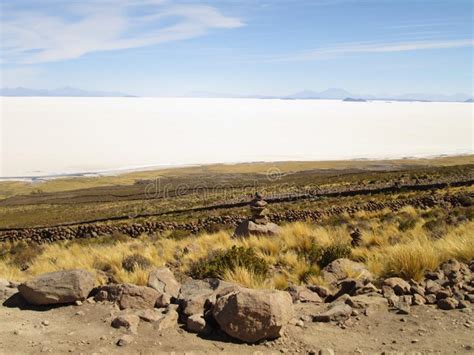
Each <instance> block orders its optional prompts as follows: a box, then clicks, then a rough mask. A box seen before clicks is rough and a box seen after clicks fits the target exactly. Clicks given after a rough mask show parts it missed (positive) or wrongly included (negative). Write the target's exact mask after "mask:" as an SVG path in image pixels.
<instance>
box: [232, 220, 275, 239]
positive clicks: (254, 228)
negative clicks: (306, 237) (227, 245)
mask: <svg viewBox="0 0 474 355" xmlns="http://www.w3.org/2000/svg"><path fill="white" fill-rule="evenodd" d="M280 232H281V228H280V227H279V226H277V225H276V224H275V223H271V222H267V223H264V224H259V223H255V222H253V221H251V220H248V219H247V220H245V221H243V222H242V223H240V224H239V225H238V226H237V228H236V229H235V232H234V235H235V236H236V237H248V236H250V235H267V236H274V235H278V234H280Z"/></svg>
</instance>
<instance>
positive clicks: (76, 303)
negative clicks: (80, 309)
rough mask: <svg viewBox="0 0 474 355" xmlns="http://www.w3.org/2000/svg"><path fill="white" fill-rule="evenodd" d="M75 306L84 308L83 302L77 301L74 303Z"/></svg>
mask: <svg viewBox="0 0 474 355" xmlns="http://www.w3.org/2000/svg"><path fill="white" fill-rule="evenodd" d="M74 304H75V305H76V306H82V301H79V300H77V301H76V302H74Z"/></svg>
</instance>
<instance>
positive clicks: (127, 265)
mask: <svg viewBox="0 0 474 355" xmlns="http://www.w3.org/2000/svg"><path fill="white" fill-rule="evenodd" d="M150 266H152V263H151V261H150V260H149V259H147V258H145V257H144V256H143V255H140V254H132V255H129V256H127V257H126V258H124V259H123V260H122V267H123V268H124V269H125V270H127V271H128V272H133V271H134V270H135V269H136V268H141V269H147V268H149V267H150Z"/></svg>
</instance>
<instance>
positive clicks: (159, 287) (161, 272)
mask: <svg viewBox="0 0 474 355" xmlns="http://www.w3.org/2000/svg"><path fill="white" fill-rule="evenodd" d="M147 285H148V287H151V288H153V289H155V290H156V291H158V292H160V293H166V294H168V295H170V296H172V297H178V295H179V290H180V288H181V285H180V284H179V282H178V281H176V279H175V277H174V275H173V273H172V272H171V271H170V269H168V268H167V267H160V268H158V269H155V270H152V271H151V272H150V274H149V275H148V284H147Z"/></svg>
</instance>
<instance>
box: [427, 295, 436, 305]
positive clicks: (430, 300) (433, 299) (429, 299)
mask: <svg viewBox="0 0 474 355" xmlns="http://www.w3.org/2000/svg"><path fill="white" fill-rule="evenodd" d="M425 300H426V303H427V304H435V303H436V295H433V294H429V295H426V296H425Z"/></svg>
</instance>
